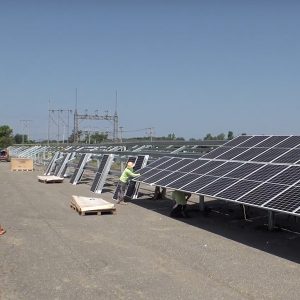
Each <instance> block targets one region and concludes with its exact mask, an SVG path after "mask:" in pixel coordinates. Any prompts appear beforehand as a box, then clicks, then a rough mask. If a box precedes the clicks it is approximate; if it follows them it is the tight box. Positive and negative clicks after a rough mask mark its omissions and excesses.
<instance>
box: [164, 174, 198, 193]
mask: <svg viewBox="0 0 300 300" xmlns="http://www.w3.org/2000/svg"><path fill="white" fill-rule="evenodd" d="M197 178H199V175H198V174H191V173H188V174H185V175H184V176H182V177H181V178H178V179H176V180H175V181H173V182H170V183H169V184H168V185H166V187H169V188H171V189H177V190H178V189H180V188H182V187H183V186H185V185H187V184H189V183H191V182H192V181H194V180H196V179H197Z"/></svg>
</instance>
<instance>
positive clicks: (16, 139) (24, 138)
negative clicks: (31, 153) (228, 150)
mask: <svg viewBox="0 0 300 300" xmlns="http://www.w3.org/2000/svg"><path fill="white" fill-rule="evenodd" d="M78 134H79V136H80V137H81V139H80V142H81V143H88V144H99V143H101V142H103V141H109V139H108V135H107V134H106V133H99V132H95V133H93V134H89V135H84V134H83V133H82V132H79V133H78ZM233 138H234V134H233V131H228V133H227V134H224V133H220V134H218V135H212V134H211V133H208V134H206V136H205V137H204V138H203V139H201V138H199V139H195V138H190V139H189V141H202V140H204V141H207V140H219V141H220V140H221V141H223V140H231V139H233ZM149 139H150V137H149V136H146V137H145V136H144V137H135V138H130V139H126V138H123V141H126V140H149ZM152 139H153V140H155V141H159V140H176V141H185V138H183V137H177V136H176V135H175V133H169V134H168V135H167V136H161V137H155V138H154V137H152ZM47 142H48V140H44V141H42V142H41V143H47ZM49 142H50V143H57V142H60V143H62V142H64V141H57V140H51V141H49ZM73 142H74V133H72V134H71V135H70V136H69V138H68V143H73ZM35 143H36V142H35V141H34V140H29V139H28V135H26V134H19V133H17V134H15V135H13V129H12V128H10V127H9V126H8V125H2V126H0V148H7V147H8V146H11V145H14V144H35Z"/></svg>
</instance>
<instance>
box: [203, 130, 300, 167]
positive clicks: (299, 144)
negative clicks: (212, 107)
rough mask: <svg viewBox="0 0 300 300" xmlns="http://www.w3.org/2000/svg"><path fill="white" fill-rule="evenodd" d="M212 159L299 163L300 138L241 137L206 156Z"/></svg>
mask: <svg viewBox="0 0 300 300" xmlns="http://www.w3.org/2000/svg"><path fill="white" fill-rule="evenodd" d="M203 157H205V158H210V159H214V158H217V159H224V160H240V161H255V162H274V163H299V161H300V136H266V135H261V136H246V135H245V136H243V135H242V136H239V137H237V138H236V139H233V140H232V141H230V142H228V143H226V144H224V145H223V146H221V147H219V148H217V149H215V150H213V151H211V152H209V153H207V154H205V155H204V156H203Z"/></svg>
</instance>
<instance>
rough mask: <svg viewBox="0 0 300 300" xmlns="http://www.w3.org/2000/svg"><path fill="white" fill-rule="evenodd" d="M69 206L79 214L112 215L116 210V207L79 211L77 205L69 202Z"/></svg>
mask: <svg viewBox="0 0 300 300" xmlns="http://www.w3.org/2000/svg"><path fill="white" fill-rule="evenodd" d="M70 207H71V208H73V209H74V210H75V211H77V212H78V214H79V215H81V216H87V215H112V214H114V213H115V212H116V209H115V208H114V209H105V210H89V211H81V210H80V209H79V208H78V207H76V206H75V205H73V204H72V203H71V204H70Z"/></svg>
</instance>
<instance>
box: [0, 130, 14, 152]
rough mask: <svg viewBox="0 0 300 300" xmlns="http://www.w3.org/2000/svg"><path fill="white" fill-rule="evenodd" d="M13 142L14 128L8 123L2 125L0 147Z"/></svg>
mask: <svg viewBox="0 0 300 300" xmlns="http://www.w3.org/2000/svg"><path fill="white" fill-rule="evenodd" d="M13 143H14V138H13V130H12V129H11V128H10V127H9V126H8V125H2V126H0V148H6V147H8V146H11V145H12V144H13Z"/></svg>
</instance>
